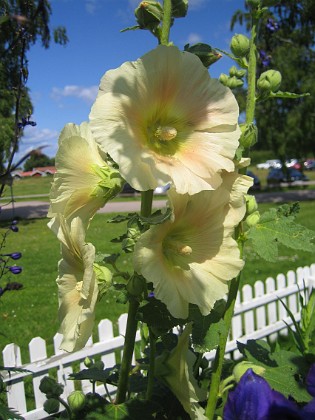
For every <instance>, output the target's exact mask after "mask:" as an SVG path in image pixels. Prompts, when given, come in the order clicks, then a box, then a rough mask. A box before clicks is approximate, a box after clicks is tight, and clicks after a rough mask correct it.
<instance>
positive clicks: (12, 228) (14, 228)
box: [10, 224, 19, 232]
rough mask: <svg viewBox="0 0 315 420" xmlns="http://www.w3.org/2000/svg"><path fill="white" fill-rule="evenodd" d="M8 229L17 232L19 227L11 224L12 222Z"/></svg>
mask: <svg viewBox="0 0 315 420" xmlns="http://www.w3.org/2000/svg"><path fill="white" fill-rule="evenodd" d="M10 229H11V230H12V232H18V231H19V228H18V227H17V226H16V225H13V224H12V225H11V226H10Z"/></svg>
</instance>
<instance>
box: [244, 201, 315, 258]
mask: <svg viewBox="0 0 315 420" xmlns="http://www.w3.org/2000/svg"><path fill="white" fill-rule="evenodd" d="M296 211H297V206H296V204H293V205H291V206H289V205H287V204H285V205H283V206H280V207H279V208H278V209H275V208H272V209H270V210H268V211H267V212H265V213H264V214H262V216H261V218H260V221H259V223H257V224H256V225H255V226H253V227H251V229H250V230H249V231H248V233H247V238H248V239H250V240H251V241H252V244H253V246H254V250H255V251H256V252H257V253H258V255H259V256H260V257H262V258H263V259H265V260H266V261H277V257H278V246H279V244H280V243H281V244H282V245H285V246H286V247H288V248H292V249H300V250H303V251H308V252H314V251H315V245H314V243H313V242H312V241H313V239H314V238H315V232H313V231H311V230H309V229H307V228H305V227H304V226H301V225H299V224H297V223H295V220H294V219H295V216H296Z"/></svg>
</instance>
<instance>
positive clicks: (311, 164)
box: [304, 159, 315, 171]
mask: <svg viewBox="0 0 315 420" xmlns="http://www.w3.org/2000/svg"><path fill="white" fill-rule="evenodd" d="M304 169H305V170H307V171H315V159H307V160H306V161H305V162H304Z"/></svg>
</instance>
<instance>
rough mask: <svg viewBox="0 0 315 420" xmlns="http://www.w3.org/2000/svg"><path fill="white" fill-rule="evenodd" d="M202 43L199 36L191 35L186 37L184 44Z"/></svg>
mask: <svg viewBox="0 0 315 420" xmlns="http://www.w3.org/2000/svg"><path fill="white" fill-rule="evenodd" d="M201 41H202V37H201V35H199V34H196V33H191V34H189V35H188V38H187V42H186V44H197V43H198V42H201Z"/></svg>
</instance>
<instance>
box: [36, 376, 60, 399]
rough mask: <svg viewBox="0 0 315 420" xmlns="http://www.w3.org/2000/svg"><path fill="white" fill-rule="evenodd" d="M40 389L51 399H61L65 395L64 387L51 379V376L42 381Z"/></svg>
mask: <svg viewBox="0 0 315 420" xmlns="http://www.w3.org/2000/svg"><path fill="white" fill-rule="evenodd" d="M39 389H40V391H41V392H43V393H44V394H46V395H47V396H49V397H60V395H61V394H62V393H63V385H61V384H58V382H56V381H55V379H53V378H50V377H49V376H45V377H44V378H43V379H42V380H41V381H40V384H39Z"/></svg>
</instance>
